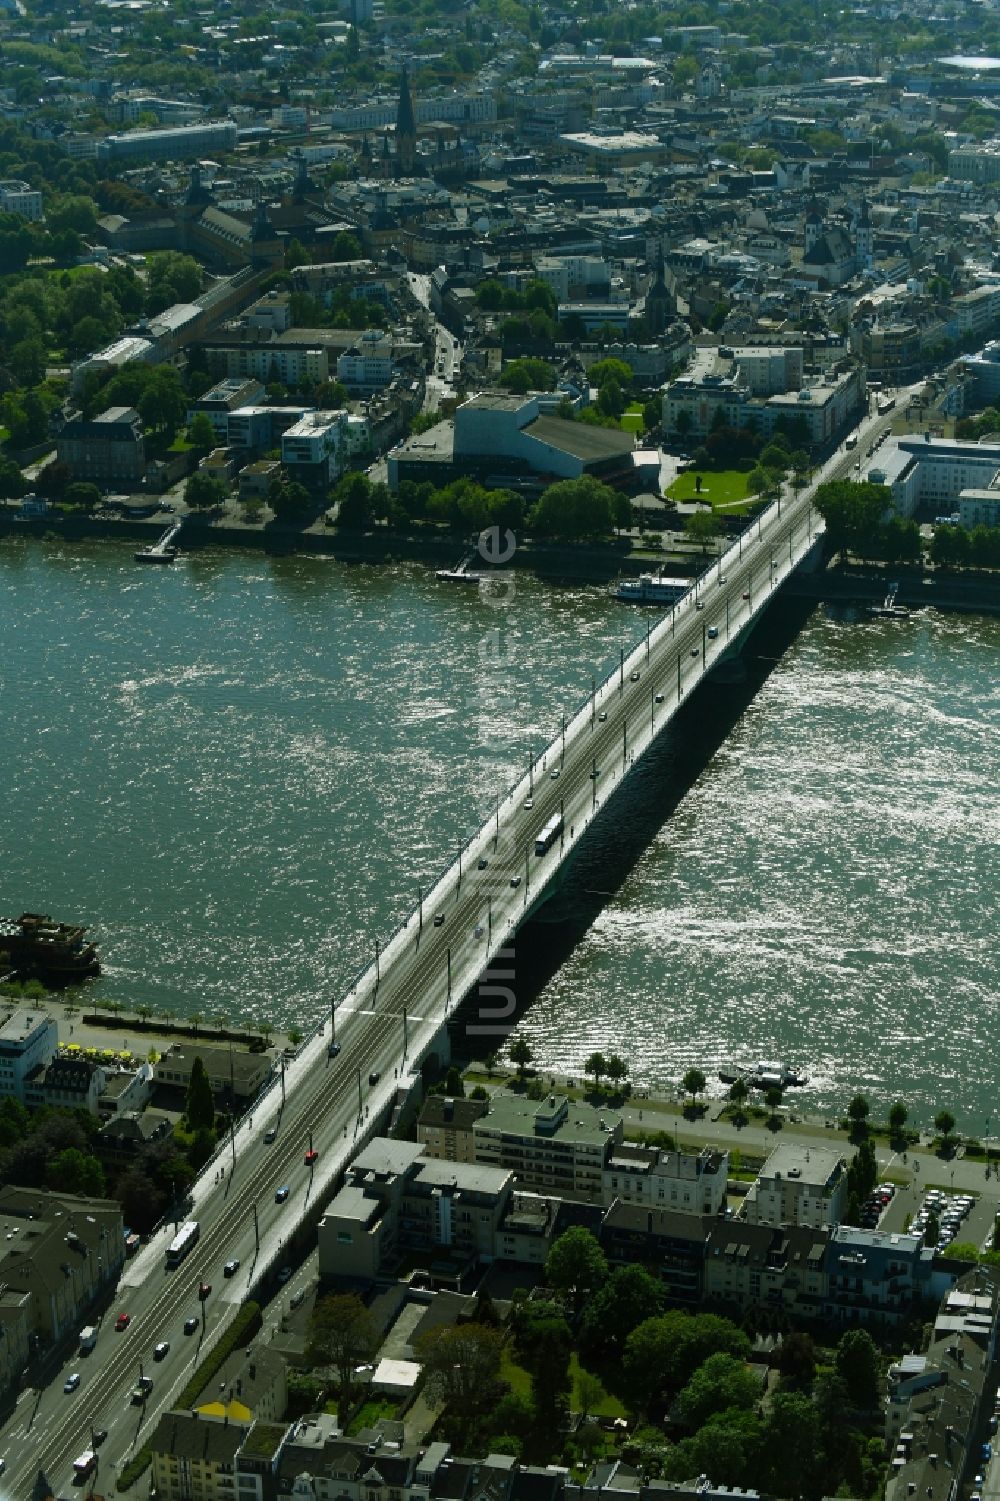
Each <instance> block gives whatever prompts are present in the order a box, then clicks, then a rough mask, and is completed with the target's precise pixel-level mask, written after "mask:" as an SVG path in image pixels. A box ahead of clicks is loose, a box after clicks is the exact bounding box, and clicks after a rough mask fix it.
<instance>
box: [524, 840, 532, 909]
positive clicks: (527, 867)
mask: <svg viewBox="0 0 1000 1501" xmlns="http://www.w3.org/2000/svg"><path fill="white" fill-rule="evenodd" d="M530 885H531V867H530V865H529V864H528V846H527V845H525V846H524V899H525V901H527V900H528V887H529V886H530Z"/></svg>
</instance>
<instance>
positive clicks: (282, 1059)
mask: <svg viewBox="0 0 1000 1501" xmlns="http://www.w3.org/2000/svg"><path fill="white" fill-rule="evenodd" d="M281 1108H282V1110H284V1108H285V1055H284V1053H282V1055H281Z"/></svg>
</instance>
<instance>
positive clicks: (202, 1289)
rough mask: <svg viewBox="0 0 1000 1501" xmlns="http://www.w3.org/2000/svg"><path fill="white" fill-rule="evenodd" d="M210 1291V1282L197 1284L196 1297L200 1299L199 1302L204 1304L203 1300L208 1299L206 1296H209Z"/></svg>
mask: <svg viewBox="0 0 1000 1501" xmlns="http://www.w3.org/2000/svg"><path fill="white" fill-rule="evenodd" d="M211 1291H212V1284H211V1282H200V1283H199V1284H198V1296H199V1298H200V1299H201V1301H202V1302H203V1303H204V1301H205V1299H206V1298H207V1297H208V1295H209V1293H210V1292H211Z"/></svg>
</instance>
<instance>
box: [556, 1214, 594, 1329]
mask: <svg viewBox="0 0 1000 1501" xmlns="http://www.w3.org/2000/svg"><path fill="white" fill-rule="evenodd" d="M607 1275H608V1263H607V1261H606V1260H605V1258H604V1252H603V1251H602V1250H601V1248H600V1246H599V1245H598V1243H597V1240H596V1239H595V1237H594V1236H593V1235H592V1234H591V1233H590V1231H589V1230H587V1229H585V1228H584V1227H583V1226H582V1225H571V1226H570V1228H569V1229H568V1230H564V1231H563V1233H562V1235H560V1237H559V1239H558V1240H557V1241H554V1242H553V1244H552V1247H551V1249H550V1251H549V1254H548V1256H547V1257H546V1258H545V1280H546V1282H547V1283H548V1285H549V1287H552V1288H555V1289H556V1291H558V1292H562V1293H566V1294H567V1295H568V1296H569V1298H570V1300H571V1302H572V1305H573V1308H574V1310H575V1311H577V1312H578V1311H579V1309H580V1308H581V1307H582V1305H583V1302H584V1299H585V1298H587V1297H588V1296H589V1295H590V1294H591V1293H594V1292H596V1291H597V1289H598V1288H599V1287H600V1286H601V1285H602V1284H603V1283H604V1281H605V1280H606V1278H607Z"/></svg>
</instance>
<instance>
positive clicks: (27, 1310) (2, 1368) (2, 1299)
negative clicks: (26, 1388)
mask: <svg viewBox="0 0 1000 1501" xmlns="http://www.w3.org/2000/svg"><path fill="white" fill-rule="evenodd" d="M30 1355H31V1294H30V1292H20V1291H17V1290H16V1289H14V1288H12V1287H0V1395H2V1394H4V1393H6V1392H8V1391H10V1389H11V1388H12V1387H14V1386H17V1387H20V1385H21V1372H22V1371H23V1370H24V1368H25V1366H26V1365H27V1364H28V1360H29V1357H30Z"/></svg>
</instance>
